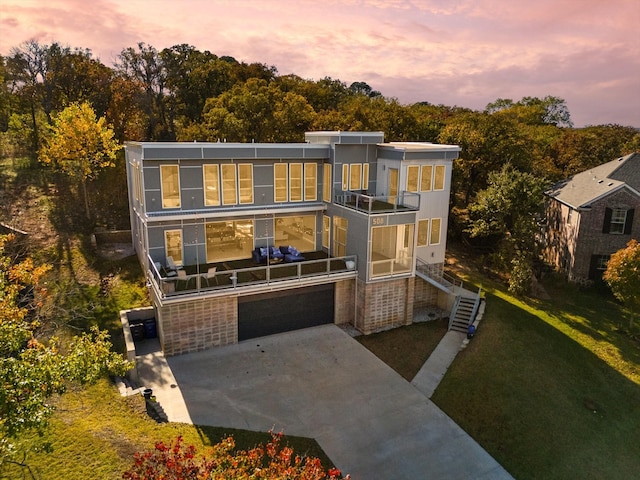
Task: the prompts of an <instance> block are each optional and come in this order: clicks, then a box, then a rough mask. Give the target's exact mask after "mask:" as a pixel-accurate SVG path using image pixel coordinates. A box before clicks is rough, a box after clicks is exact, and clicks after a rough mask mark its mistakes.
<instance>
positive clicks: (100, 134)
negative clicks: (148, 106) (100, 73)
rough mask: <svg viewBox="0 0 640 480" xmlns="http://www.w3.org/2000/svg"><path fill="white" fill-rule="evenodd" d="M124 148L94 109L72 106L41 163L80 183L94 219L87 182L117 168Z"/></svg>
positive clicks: (58, 123) (57, 122)
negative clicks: (101, 172) (105, 169)
mask: <svg viewBox="0 0 640 480" xmlns="http://www.w3.org/2000/svg"><path fill="white" fill-rule="evenodd" d="M121 148H122V146H121V145H119V144H118V142H117V141H116V140H114V138H113V130H111V128H109V127H108V126H107V124H106V121H105V119H104V117H100V118H99V119H97V120H96V114H95V112H94V111H93V108H91V105H89V104H88V103H86V102H85V103H82V104H72V105H70V106H68V107H67V108H65V109H64V110H63V111H62V112H60V114H58V115H57V116H56V117H55V118H54V125H53V132H52V135H51V138H50V139H49V140H48V142H47V144H46V145H45V146H44V147H43V148H42V149H41V150H40V161H41V162H43V163H45V164H47V165H51V166H53V167H55V168H56V169H58V170H60V171H62V172H63V173H65V174H66V175H68V176H69V177H71V178H74V179H76V180H78V181H79V182H80V185H81V187H82V194H83V197H84V204H85V213H86V216H87V218H91V212H90V210H89V195H88V193H87V180H89V179H92V178H95V177H96V176H97V175H98V174H99V173H100V171H101V170H102V169H104V168H108V167H113V166H114V165H115V157H116V152H117V151H118V150H120V149H121Z"/></svg>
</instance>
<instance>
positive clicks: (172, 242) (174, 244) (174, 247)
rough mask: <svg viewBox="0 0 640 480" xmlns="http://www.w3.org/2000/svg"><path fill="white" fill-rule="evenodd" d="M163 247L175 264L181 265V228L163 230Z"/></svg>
mask: <svg viewBox="0 0 640 480" xmlns="http://www.w3.org/2000/svg"><path fill="white" fill-rule="evenodd" d="M164 249H165V253H166V256H167V257H171V258H172V259H173V262H174V263H175V264H176V265H182V230H165V232H164Z"/></svg>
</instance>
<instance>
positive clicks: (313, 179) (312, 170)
mask: <svg viewBox="0 0 640 480" xmlns="http://www.w3.org/2000/svg"><path fill="white" fill-rule="evenodd" d="M317 198H318V165H316V164H315V163H305V164H304V199H305V200H306V201H307V202H309V201H315V200H316V199H317Z"/></svg>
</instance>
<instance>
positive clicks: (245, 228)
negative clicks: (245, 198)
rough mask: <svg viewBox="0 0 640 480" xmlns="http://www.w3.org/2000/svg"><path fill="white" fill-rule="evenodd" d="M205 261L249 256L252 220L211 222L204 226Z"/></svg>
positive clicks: (251, 247)
mask: <svg viewBox="0 0 640 480" xmlns="http://www.w3.org/2000/svg"><path fill="white" fill-rule="evenodd" d="M205 232H206V237H207V263H216V262H224V261H227V260H240V259H244V258H250V257H251V250H253V220H232V221H228V222H211V223H207V224H206V227H205Z"/></svg>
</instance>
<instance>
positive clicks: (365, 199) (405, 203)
mask: <svg viewBox="0 0 640 480" xmlns="http://www.w3.org/2000/svg"><path fill="white" fill-rule="evenodd" d="M335 203H336V204H337V205H342V206H344V207H347V208H352V209H354V210H357V211H359V212H363V213H366V214H368V215H375V214H381V213H397V212H415V211H417V210H420V194H419V193H414V192H406V191H402V192H400V193H399V194H398V195H394V196H389V195H365V194H364V193H358V192H344V193H341V194H339V195H337V196H336V202H335Z"/></svg>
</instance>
